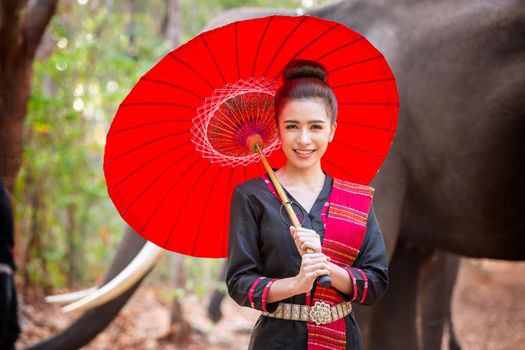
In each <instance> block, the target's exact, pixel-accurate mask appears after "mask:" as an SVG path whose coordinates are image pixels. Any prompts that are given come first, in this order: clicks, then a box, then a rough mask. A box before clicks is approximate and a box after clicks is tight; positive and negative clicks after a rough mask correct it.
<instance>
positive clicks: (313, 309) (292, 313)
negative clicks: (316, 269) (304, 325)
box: [262, 301, 352, 325]
mask: <svg viewBox="0 0 525 350" xmlns="http://www.w3.org/2000/svg"><path fill="white" fill-rule="evenodd" d="M351 312H352V304H351V303H350V302H342V303H339V304H337V305H334V306H330V305H329V304H327V303H325V302H323V301H316V302H315V304H314V305H312V306H309V305H299V304H287V303H279V305H278V306H277V309H275V311H274V312H272V313H269V312H263V313H262V314H263V315H264V316H268V317H273V318H280V319H283V320H291V321H306V322H315V323H316V324H317V325H320V324H327V323H331V322H334V321H337V320H339V319H341V318H343V317H345V316H346V315H348V314H350V313H351Z"/></svg>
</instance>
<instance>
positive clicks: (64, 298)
mask: <svg viewBox="0 0 525 350" xmlns="http://www.w3.org/2000/svg"><path fill="white" fill-rule="evenodd" d="M96 290H97V287H93V288H88V289H83V290H79V291H77V292H72V293H65V294H55V295H48V296H47V297H46V298H45V299H46V301H47V302H48V303H55V304H67V303H72V302H74V301H77V300H79V299H82V298H83V297H85V296H86V295H89V294H91V293H93V292H94V291H96Z"/></svg>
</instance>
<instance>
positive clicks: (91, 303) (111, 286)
mask: <svg viewBox="0 0 525 350" xmlns="http://www.w3.org/2000/svg"><path fill="white" fill-rule="evenodd" d="M165 252H167V250H165V249H162V248H160V247H159V246H157V245H155V244H153V243H151V242H149V241H148V242H146V244H145V245H144V247H143V248H142V249H141V250H140V252H139V253H138V254H137V256H136V257H135V259H133V261H132V262H131V263H129V265H128V266H126V268H125V269H124V270H122V271H121V272H120V273H119V274H118V275H117V276H115V278H113V279H112V280H111V281H109V282H108V283H106V284H104V285H103V286H102V287H100V288H99V289H97V290H96V291H95V292H93V293H91V294H89V295H87V296H85V297H84V298H82V299H79V300H77V301H75V302H73V303H71V304H69V305H66V306H64V307H63V308H62V309H61V310H62V311H63V312H71V311H74V310H81V311H84V310H87V309H92V308H95V307H97V306H99V305H102V304H105V303H107V302H109V301H111V300H113V299H115V298H116V297H118V296H119V295H121V294H122V293H124V292H125V291H127V290H128V289H129V288H131V286H133V285H134V284H135V283H136V282H137V281H138V280H139V279H141V278H142V277H143V276H144V275H145V274H146V273H147V272H148V271H149V270H150V269H151V268H152V267H153V266H155V264H156V263H157V261H158V260H159V259H160V258H161V257H162V256H163V255H164V253H165Z"/></svg>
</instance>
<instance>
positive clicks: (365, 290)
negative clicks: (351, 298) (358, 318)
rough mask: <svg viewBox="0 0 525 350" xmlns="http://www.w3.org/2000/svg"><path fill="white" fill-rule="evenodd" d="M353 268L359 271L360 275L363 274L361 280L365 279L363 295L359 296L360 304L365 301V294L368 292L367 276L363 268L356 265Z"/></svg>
mask: <svg viewBox="0 0 525 350" xmlns="http://www.w3.org/2000/svg"><path fill="white" fill-rule="evenodd" d="M355 269H356V270H357V271H359V273H360V274H361V276H363V280H364V281H365V288H364V289H363V296H362V297H361V300H360V301H359V304H362V303H364V302H365V299H366V294H367V293H368V277H366V274H365V272H364V271H363V270H361V269H358V268H357V267H356V268H355Z"/></svg>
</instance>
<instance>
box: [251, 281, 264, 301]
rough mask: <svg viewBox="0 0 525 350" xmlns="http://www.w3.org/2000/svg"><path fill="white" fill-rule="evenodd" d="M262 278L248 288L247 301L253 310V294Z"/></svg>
mask: <svg viewBox="0 0 525 350" xmlns="http://www.w3.org/2000/svg"><path fill="white" fill-rule="evenodd" d="M263 278H264V277H259V278H257V279H256V280H255V281H254V282H253V283H252V286H251V287H250V291H249V292H248V300H249V301H250V305H251V307H253V308H255V303H254V302H253V292H254V291H255V287H257V284H258V283H259V282H260V281H261V280H262V279H263Z"/></svg>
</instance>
